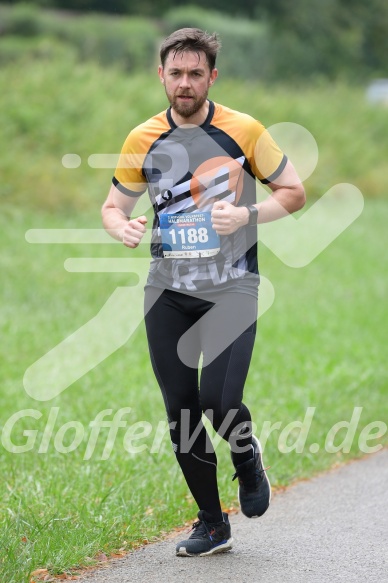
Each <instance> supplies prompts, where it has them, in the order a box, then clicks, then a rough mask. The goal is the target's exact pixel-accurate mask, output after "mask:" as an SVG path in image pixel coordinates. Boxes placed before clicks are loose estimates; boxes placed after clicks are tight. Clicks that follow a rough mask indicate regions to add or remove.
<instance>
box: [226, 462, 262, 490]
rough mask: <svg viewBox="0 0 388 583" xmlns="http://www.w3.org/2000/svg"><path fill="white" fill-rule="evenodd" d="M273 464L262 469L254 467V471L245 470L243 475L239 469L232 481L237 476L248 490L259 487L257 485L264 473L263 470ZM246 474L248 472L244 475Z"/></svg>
mask: <svg viewBox="0 0 388 583" xmlns="http://www.w3.org/2000/svg"><path fill="white" fill-rule="evenodd" d="M270 467H271V466H267V467H266V468H261V469H260V470H259V469H258V468H255V469H254V472H252V473H251V472H244V473H243V475H241V474H239V472H238V471H237V472H236V473H235V474H234V475H233V477H232V482H233V480H235V479H236V478H239V481H241V483H242V484H243V485H244V487H245V488H246V489H247V490H255V489H256V488H257V485H258V483H259V480H260V478H261V476H262V474H263V472H265V471H266V470H268V469H269V468H270ZM244 474H246V475H245V476H244Z"/></svg>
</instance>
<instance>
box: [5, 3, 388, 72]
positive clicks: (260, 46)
mask: <svg viewBox="0 0 388 583" xmlns="http://www.w3.org/2000/svg"><path fill="white" fill-rule="evenodd" d="M11 4H12V5H14V6H13V7H12V9H11V7H10V6H9V5H11ZM7 5H8V12H7V11H6V10H5V8H6V6H7ZM2 7H3V8H2ZM40 7H44V8H50V9H55V10H54V11H53V10H51V11H39V10H38V8H40ZM58 9H61V10H59V11H58ZM98 12H100V13H101V12H105V13H106V12H109V13H110V17H109V18H107V17H106V16H103V15H101V16H100V17H98V15H97V14H98ZM42 14H45V16H42ZM50 14H51V16H49V15H50ZM86 15H87V18H86ZM124 15H125V16H124ZM114 16H116V18H113V17H114ZM181 26H198V27H200V28H204V29H206V30H210V31H217V32H218V33H219V34H220V36H221V40H222V45H223V48H222V51H221V54H220V58H219V63H220V64H222V71H223V73H224V74H225V75H233V76H237V77H243V78H249V77H252V78H258V77H260V78H262V79H265V80H274V79H275V80H278V79H280V80H289V79H296V80H298V79H307V80H308V79H310V78H312V77H321V78H329V79H337V78H344V79H347V80H353V81H360V80H363V81H364V80H365V78H368V77H369V78H371V77H376V76H382V77H387V76H388V65H387V55H388V2H387V1H386V0H369V1H368V2H365V1H364V0H353V1H352V4H351V6H350V4H349V2H348V0H324V1H323V0H293V2H290V1H289V0H245V1H244V2H243V3H236V2H231V1H229V0H212V1H210V2H209V0H197V1H196V3H195V6H194V5H191V4H190V0H112V1H111V2H105V1H103V0H66V1H65V0H30V2H27V3H25V2H24V3H21V2H19V1H18V0H8V2H7V3H6V4H4V3H3V4H2V5H0V37H1V36H5V35H19V36H24V37H34V36H38V35H46V36H50V37H55V39H56V40H58V39H59V40H64V41H66V42H68V43H73V45H75V46H76V49H77V50H78V52H79V54H80V56H81V57H82V58H89V57H90V56H93V54H94V55H95V56H96V58H97V59H98V60H99V61H100V62H101V63H102V64H110V63H111V62H112V61H113V62H114V63H121V64H124V66H125V68H126V69H134V68H139V67H144V66H147V65H148V64H154V60H155V57H156V54H157V49H158V45H159V42H160V39H161V38H162V37H163V36H166V35H167V34H169V33H170V32H171V31H172V30H174V29H176V28H179V27H181ZM0 41H1V38H0ZM13 45H15V43H13ZM7 51H8V52H7V54H11V53H12V43H10V42H8V44H7ZM4 58H5V57H4V55H3V56H2V54H1V47H0V59H2V60H4Z"/></svg>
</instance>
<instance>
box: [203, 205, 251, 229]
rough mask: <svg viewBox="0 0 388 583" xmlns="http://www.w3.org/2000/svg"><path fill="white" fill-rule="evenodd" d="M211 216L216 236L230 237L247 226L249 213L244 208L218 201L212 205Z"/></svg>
mask: <svg viewBox="0 0 388 583" xmlns="http://www.w3.org/2000/svg"><path fill="white" fill-rule="evenodd" d="M211 216H212V224H213V229H214V230H215V231H216V233H217V234H218V235H231V234H232V233H234V232H235V231H237V229H239V228H240V227H243V226H244V225H247V224H248V218H249V211H248V209H247V208H246V207H245V206H234V205H233V204H230V202H227V201H225V200H219V201H217V202H215V203H214V205H213V209H212V213H211Z"/></svg>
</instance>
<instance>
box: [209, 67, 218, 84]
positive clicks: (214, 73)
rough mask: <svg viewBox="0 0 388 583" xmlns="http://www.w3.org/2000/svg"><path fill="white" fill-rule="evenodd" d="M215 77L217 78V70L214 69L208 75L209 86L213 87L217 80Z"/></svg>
mask: <svg viewBox="0 0 388 583" xmlns="http://www.w3.org/2000/svg"><path fill="white" fill-rule="evenodd" d="M217 77H218V69H216V68H214V69H213V70H212V72H211V73H210V81H209V85H213V83H214V81H215V80H216V79H217Z"/></svg>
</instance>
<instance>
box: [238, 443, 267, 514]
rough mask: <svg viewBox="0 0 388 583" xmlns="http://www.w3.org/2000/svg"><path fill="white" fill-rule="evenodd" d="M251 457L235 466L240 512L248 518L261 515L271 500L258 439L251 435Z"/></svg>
mask: <svg viewBox="0 0 388 583" xmlns="http://www.w3.org/2000/svg"><path fill="white" fill-rule="evenodd" d="M252 444H253V451H254V453H253V458H252V459H250V460H248V461H246V462H244V463H242V464H239V465H238V466H236V473H235V474H234V476H233V480H235V479H236V478H238V482H239V488H238V499H239V502H240V507H241V512H242V513H243V514H245V516H247V517H248V518H257V517H258V516H262V515H263V514H264V512H265V511H266V510H267V509H268V506H269V503H270V500H271V485H270V483H269V480H268V477H267V474H266V472H265V469H264V467H263V459H262V453H261V445H260V441H259V440H258V439H257V437H255V436H254V435H252Z"/></svg>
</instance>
